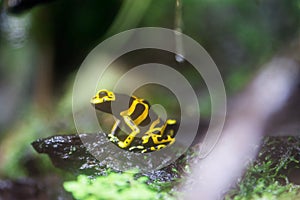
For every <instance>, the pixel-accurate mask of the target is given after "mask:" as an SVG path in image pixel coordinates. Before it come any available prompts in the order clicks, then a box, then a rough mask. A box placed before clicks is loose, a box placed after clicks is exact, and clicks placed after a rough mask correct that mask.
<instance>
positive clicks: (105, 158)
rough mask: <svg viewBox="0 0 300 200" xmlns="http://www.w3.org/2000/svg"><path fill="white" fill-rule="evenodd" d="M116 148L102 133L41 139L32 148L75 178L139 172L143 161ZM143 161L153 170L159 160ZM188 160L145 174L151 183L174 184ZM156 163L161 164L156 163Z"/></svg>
mask: <svg viewBox="0 0 300 200" xmlns="http://www.w3.org/2000/svg"><path fill="white" fill-rule="evenodd" d="M112 145H113V144H112V143H111V142H110V141H108V140H107V138H106V136H105V135H104V134H102V133H99V134H80V135H77V134H74V135H60V136H52V137H49V138H44V139H38V140H36V141H34V142H33V143H32V146H33V147H34V149H35V150H36V151H37V152H38V153H45V154H47V155H48V156H49V157H50V159H51V161H52V163H53V165H54V166H55V167H58V168H60V169H63V170H66V171H69V172H71V173H73V174H86V175H91V176H97V175H104V174H106V170H107V169H110V170H113V171H121V170H120V169H119V167H120V166H119V165H120V164H121V165H127V167H128V168H129V167H132V168H138V167H136V166H135V164H136V163H139V162H140V160H138V159H136V158H135V157H134V156H133V153H132V152H129V151H125V150H121V151H120V150H119V148H118V147H115V149H117V150H116V151H114V148H113V147H114V146H115V145H113V146H112ZM88 149H89V150H88ZM91 152H92V153H91ZM92 154H93V155H92ZM95 156H96V157H97V159H96V158H95ZM143 157H144V159H143V160H145V158H146V159H147V162H146V164H149V165H150V166H151V165H152V164H153V163H152V161H153V160H155V159H156V158H150V157H149V158H147V154H143ZM187 158H188V157H187V156H181V157H180V158H179V159H178V160H176V161H175V162H172V163H171V164H169V165H168V166H166V167H163V168H162V169H159V170H153V171H150V172H145V173H144V174H145V175H147V176H148V177H149V178H150V180H156V181H158V180H159V181H170V180H174V179H176V178H179V177H180V174H182V173H183V172H182V170H181V169H183V168H184V165H185V164H186V159H187ZM158 159H159V158H158ZM160 159H161V158H160ZM120 160H121V162H120ZM124 160H126V162H125V161H124ZM163 160H168V155H166V156H165V157H163V158H162V161H161V162H163ZM118 162H120V163H118ZM153 162H158V161H157V160H155V161H153ZM114 163H116V165H114Z"/></svg>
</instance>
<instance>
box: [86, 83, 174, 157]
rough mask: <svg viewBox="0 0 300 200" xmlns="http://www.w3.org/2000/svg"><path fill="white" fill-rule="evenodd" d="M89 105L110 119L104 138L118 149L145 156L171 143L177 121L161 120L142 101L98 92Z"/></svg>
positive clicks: (108, 92) (106, 92) (145, 102)
mask: <svg viewBox="0 0 300 200" xmlns="http://www.w3.org/2000/svg"><path fill="white" fill-rule="evenodd" d="M91 104H92V105H93V106H94V107H95V109H96V110H100V111H102V112H105V113H109V114H112V115H113V116H114V119H115V122H114V124H113V126H112V129H111V132H110V134H108V138H109V140H110V141H111V142H113V143H114V144H116V145H117V146H118V147H120V148H122V149H126V150H129V151H133V152H140V153H147V152H153V151H158V150H160V149H162V148H165V147H166V146H168V145H172V144H173V143H174V142H175V135H176V132H177V130H178V123H177V121H176V120H174V119H167V120H162V119H161V118H160V117H159V116H158V115H157V114H156V113H155V112H154V111H153V110H151V109H150V104H149V103H148V102H147V101H146V100H144V99H141V98H138V97H136V96H128V95H125V94H117V93H114V92H112V91H109V90H106V89H102V90H99V91H98V92H97V94H96V95H95V96H94V97H93V98H92V99H91Z"/></svg>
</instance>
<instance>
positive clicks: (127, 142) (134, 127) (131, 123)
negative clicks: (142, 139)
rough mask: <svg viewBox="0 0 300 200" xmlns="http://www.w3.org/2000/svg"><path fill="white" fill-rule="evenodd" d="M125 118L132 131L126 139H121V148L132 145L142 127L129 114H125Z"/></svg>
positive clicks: (119, 144) (119, 143)
mask: <svg viewBox="0 0 300 200" xmlns="http://www.w3.org/2000/svg"><path fill="white" fill-rule="evenodd" d="M123 119H124V121H125V123H126V124H127V126H128V127H129V128H130V129H131V133H130V134H129V135H128V136H127V137H126V139H125V140H124V141H119V142H118V146H119V147H121V148H127V147H128V146H130V144H131V143H132V141H133V140H134V138H135V136H136V135H137V134H139V133H140V129H139V128H138V126H137V125H136V124H135V123H134V121H133V120H132V119H131V118H130V117H129V116H127V115H125V116H123Z"/></svg>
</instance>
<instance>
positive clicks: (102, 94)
mask: <svg viewBox="0 0 300 200" xmlns="http://www.w3.org/2000/svg"><path fill="white" fill-rule="evenodd" d="M106 96H107V92H105V91H101V92H99V93H98V97H99V98H103V97H106Z"/></svg>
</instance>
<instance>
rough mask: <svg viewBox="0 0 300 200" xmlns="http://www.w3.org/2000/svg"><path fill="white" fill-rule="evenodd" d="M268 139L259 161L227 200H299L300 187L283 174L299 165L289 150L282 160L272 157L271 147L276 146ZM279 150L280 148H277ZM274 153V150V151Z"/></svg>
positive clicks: (252, 166)
mask: <svg viewBox="0 0 300 200" xmlns="http://www.w3.org/2000/svg"><path fill="white" fill-rule="evenodd" d="M276 144H277V142H275V143H274V142H272V141H271V140H269V139H268V138H267V139H266V141H265V148H263V150H262V151H261V152H260V154H259V159H258V161H257V162H256V163H254V164H253V165H251V166H250V167H249V169H248V170H247V172H246V174H245V176H244V178H243V179H242V181H241V182H240V183H239V184H238V188H237V189H235V190H232V191H231V192H229V193H228V194H227V196H226V200H229V199H233V200H258V199H263V200H285V199H289V200H293V199H295V200H296V199H299V194H300V189H299V188H300V186H298V185H294V184H292V183H289V181H288V178H287V176H286V175H285V174H284V173H282V172H283V171H284V170H286V169H288V168H289V166H291V165H293V164H298V163H299V161H298V160H297V159H295V158H294V157H293V156H292V155H291V154H290V153H289V150H287V151H283V152H285V153H286V152H287V153H286V155H283V156H280V155H278V156H279V157H280V158H274V157H272V156H270V152H269V151H270V149H273V148H270V146H273V145H274V146H276ZM277 149H278V148H277ZM273 151H274V149H273Z"/></svg>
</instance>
